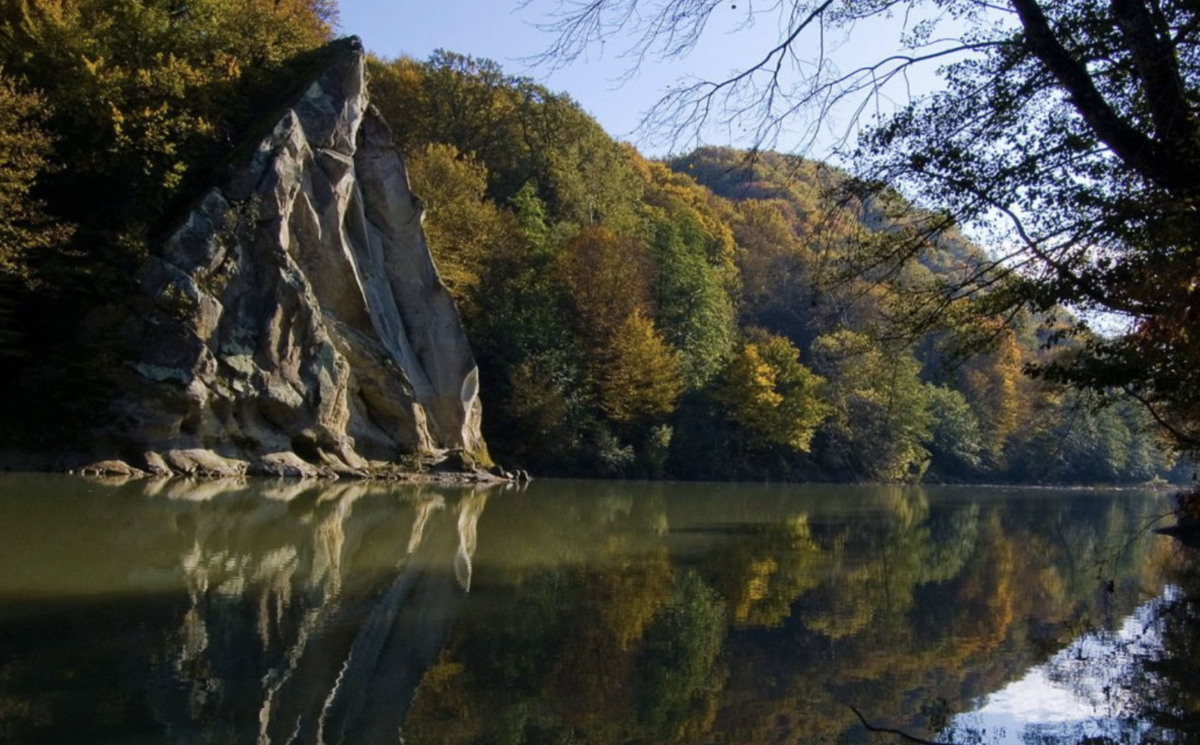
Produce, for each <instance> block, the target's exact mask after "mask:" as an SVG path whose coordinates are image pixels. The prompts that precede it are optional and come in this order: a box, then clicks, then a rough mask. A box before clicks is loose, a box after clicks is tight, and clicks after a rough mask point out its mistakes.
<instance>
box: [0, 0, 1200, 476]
mask: <svg viewBox="0 0 1200 745" xmlns="http://www.w3.org/2000/svg"><path fill="white" fill-rule="evenodd" d="M334 18H335V8H334V7H333V6H332V4H330V3H327V2H325V0H282V1H276V0H272V1H271V2H267V0H253V1H252V2H228V1H226V0H202V1H200V2H188V3H186V4H185V3H180V2H176V1H175V0H147V1H146V2H141V3H122V2H112V1H110V0H57V1H56V2H38V3H31V2H23V1H20V0H3V2H0V99H2V101H0V103H2V104H3V105H0V118H3V126H2V127H0V137H2V138H3V143H0V145H2V147H0V202H2V204H0V207H2V209H0V373H3V376H4V379H5V380H10V381H14V382H15V384H10V385H8V386H6V388H5V390H4V391H3V393H2V394H0V413H2V415H3V418H4V421H6V422H13V423H16V425H17V426H10V427H6V431H5V433H4V437H6V438H9V439H10V440H11V441H12V442H21V443H24V444H29V443H33V442H43V443H47V442H49V443H61V442H65V441H66V438H69V437H70V436H71V435H72V434H74V433H78V432H86V429H87V422H88V421H92V420H96V419H102V418H103V417H104V416H105V410H104V401H105V400H106V381H107V377H108V376H107V372H106V371H107V370H109V369H111V368H112V367H114V366H119V365H121V364H122V358H123V355H124V354H125V350H122V349H121V348H119V347H116V346H114V345H113V344H112V343H111V342H110V341H109V340H110V339H112V338H114V337H113V335H112V334H110V333H108V330H109V329H111V328H113V327H114V326H116V325H119V324H120V323H121V319H122V316H123V314H128V313H131V312H134V311H133V309H132V308H130V307H129V305H128V303H126V302H125V298H126V297H127V296H128V295H129V294H130V293H131V288H132V287H133V286H134V282H135V277H136V273H137V269H138V266H139V264H140V263H141V261H142V260H144V258H145V257H146V256H147V255H149V254H151V253H152V252H153V251H154V250H155V245H156V240H157V239H158V238H160V237H161V235H162V233H163V231H165V230H167V229H169V228H170V227H171V226H172V224H173V221H177V220H178V219H179V215H180V214H181V211H182V209H183V207H184V206H186V205H187V204H188V202H189V201H190V200H192V199H194V198H195V197H196V196H197V194H198V193H199V192H200V190H202V189H203V188H204V187H205V186H206V185H208V184H210V183H212V182H213V181H214V180H216V179H219V178H220V177H221V174H222V172H223V171H222V169H223V167H224V164H226V163H229V162H231V161H232V160H233V159H236V158H237V157H239V154H241V155H242V156H243V157H244V147H243V146H242V145H241V143H243V142H245V141H247V138H248V137H250V136H251V135H253V134H254V133H255V132H256V128H257V127H259V126H261V125H260V122H261V120H262V119H263V117H264V116H266V115H267V114H269V113H270V112H271V111H272V110H273V109H274V108H275V107H276V106H278V102H279V101H282V100H286V99H285V98H284V96H285V95H286V94H287V93H288V92H290V91H292V90H293V89H294V87H295V84H296V81H297V80H302V79H304V78H303V76H304V73H305V71H311V69H313V67H314V66H316V65H319V64H320V62H321V59H322V51H321V50H322V48H323V46H324V45H325V44H326V43H327V42H328V41H329V39H330V37H331V33H332V31H331V29H332V24H333V21H334ZM370 76H371V80H370V92H371V100H372V102H373V104H374V105H375V106H377V107H378V108H379V109H380V111H381V112H382V113H383V115H384V116H385V118H386V119H387V120H388V122H390V124H391V126H392V128H393V137H394V140H395V143H396V145H397V146H398V147H399V148H400V149H401V150H402V152H403V153H404V155H405V157H406V159H407V163H408V167H409V171H410V174H409V175H410V179H411V181H412V185H413V189H414V191H415V192H416V193H417V194H418V195H420V197H421V199H422V201H423V203H424V205H425V208H426V210H427V217H426V222H425V229H426V233H427V235H428V238H429V243H430V247H431V250H432V251H433V253H434V255H435V258H436V260H437V263H438V266H439V270H440V273H441V276H442V279H443V281H444V282H445V284H446V286H447V287H448V288H449V290H450V292H451V293H452V294H453V296H454V298H455V300H456V302H457V304H458V307H459V311H460V313H461V314H462V316H463V321H464V323H465V325H466V329H467V332H468V336H469V338H470V340H471V343H472V347H473V349H474V351H475V354H476V357H477V360H478V363H479V368H480V372H481V378H482V381H481V385H482V391H483V397H484V405H485V417H484V427H485V435H486V438H487V440H488V443H489V446H490V449H491V451H492V455H493V456H494V457H495V458H496V459H497V461H499V462H500V463H501V464H504V465H506V466H508V467H513V468H523V469H527V470H529V471H531V472H533V473H536V474H544V475H574V476H599V477H646V478H678V479H709V480H726V479H753V480H823V481H891V482H894V481H917V480H922V479H924V480H937V481H1003V482H1037V483H1041V482H1070V483H1101V482H1103V483H1131V482H1145V481H1150V480H1155V479H1172V480H1182V479H1186V478H1187V477H1189V476H1190V474H1191V471H1192V467H1191V466H1190V465H1189V463H1188V462H1187V461H1186V460H1181V459H1179V458H1177V457H1176V455H1175V454H1173V453H1172V452H1171V451H1170V450H1169V448H1168V447H1167V446H1166V445H1165V444H1163V442H1162V441H1161V440H1160V439H1159V438H1158V435H1157V434H1156V432H1155V429H1154V427H1153V421H1152V419H1151V418H1150V416H1149V415H1148V414H1147V413H1146V411H1145V410H1144V409H1143V408H1142V407H1140V406H1139V405H1137V404H1135V403H1134V402H1132V401H1130V400H1127V399H1123V398H1121V397H1119V396H1116V395H1115V394H1114V395H1104V394H1103V392H1101V393H1096V392H1094V391H1092V392H1086V393H1085V392H1081V391H1080V390H1078V389H1074V388H1070V387H1064V386H1062V385H1057V384H1055V383H1053V382H1052V381H1050V380H1046V379H1044V378H1043V379H1039V378H1035V377H1030V376H1028V375H1027V374H1026V371H1027V369H1029V368H1030V366H1031V365H1039V364H1045V363H1047V362H1051V361H1053V358H1054V356H1055V355H1070V354H1071V353H1072V345H1073V344H1077V343H1078V336H1072V337H1067V336H1066V335H1064V334H1062V333H1060V332H1061V330H1062V329H1064V328H1066V327H1069V326H1071V325H1072V324H1074V323H1075V322H1076V319H1074V318H1073V317H1072V316H1071V314H1070V312H1069V309H1058V310H1056V311H1050V312H1043V313H1038V314H1031V313H1027V312H1019V313H1012V312H1004V313H1001V312H997V311H995V310H993V304H992V303H989V298H988V295H987V293H980V294H977V295H975V296H972V297H970V298H966V297H964V298H961V299H959V300H956V301H955V302H954V303H953V304H952V305H951V306H949V307H945V308H941V309H940V312H939V313H937V314H936V316H929V315H928V314H926V313H923V312H921V311H922V310H923V304H925V303H928V302H930V298H931V297H935V296H936V295H935V294H931V293H930V291H929V288H931V287H937V286H939V285H943V284H946V283H952V282H956V281H960V279H961V278H962V277H964V276H970V275H971V274H972V273H973V272H974V271H975V270H976V267H977V266H978V265H979V264H980V263H982V262H984V261H985V260H986V258H987V253H986V247H982V248H980V247H975V246H973V245H971V244H970V243H969V242H968V241H967V240H965V239H964V238H962V237H961V236H959V235H957V234H956V233H954V232H953V231H950V232H948V233H946V232H943V233H942V234H941V236H940V237H939V238H938V240H937V242H936V244H935V245H933V246H931V247H929V248H928V249H927V250H925V251H923V252H922V253H921V254H920V257H919V259H916V260H912V261H908V262H904V263H903V264H900V265H899V266H896V265H892V264H880V265H879V266H878V267H876V268H874V269H873V268H872V267H865V268H864V267H862V266H861V265H859V264H857V263H856V262H854V261H852V258H853V257H854V256H857V255H859V254H860V253H861V252H860V251H859V249H861V248H863V247H864V246H867V247H870V246H876V245H877V246H878V247H880V248H881V250H884V251H886V250H887V245H888V244H889V242H890V241H894V240H895V238H896V236H901V235H904V234H905V232H906V231H907V230H909V228H910V227H911V226H912V225H914V224H918V223H920V222H921V221H922V219H923V218H924V217H926V216H924V215H922V214H921V213H919V212H918V211H917V210H916V209H915V208H912V207H910V206H908V204H907V202H905V201H904V199H903V198H902V197H901V196H900V195H899V194H897V193H895V192H890V191H889V192H883V193H880V194H874V195H872V196H871V197H869V198H861V199H853V198H846V197H844V196H840V195H842V194H844V192H843V190H840V189H839V188H838V186H839V185H840V184H842V183H844V182H846V180H847V179H848V178H849V177H848V175H847V174H845V173H843V172H841V171H839V170H837V169H834V168H831V167H828V166H825V165H822V164H820V163H815V162H811V161H807V160H803V159H800V158H797V157H793V156H787V155H781V154H778V153H773V152H758V153H747V152H740V151H736V150H731V149H724V148H702V149H700V150H697V151H695V152H692V153H690V154H688V155H685V156H681V157H677V158H672V159H668V160H654V159H648V158H645V157H643V156H642V155H640V154H639V153H638V152H637V151H636V150H635V149H634V148H633V147H631V146H630V145H627V144H624V143H620V142H617V141H615V140H613V139H612V138H611V137H610V136H609V135H608V134H606V133H605V132H604V131H603V130H602V129H601V127H600V126H599V125H598V124H597V123H596V122H595V121H594V120H593V119H592V118H591V117H589V116H588V115H587V113H586V112H584V111H583V110H582V109H581V108H580V107H579V106H578V105H577V104H576V103H574V102H573V101H572V100H571V99H570V98H569V96H567V95H564V94H559V93H554V92H551V91H549V90H547V89H545V88H544V87H542V86H540V85H538V84H536V83H535V82H533V81H532V80H529V79H525V78H520V77H514V76H511V75H509V74H506V73H505V72H504V71H503V70H502V69H501V68H500V67H499V66H498V65H496V64H495V63H493V62H490V61H487V60H480V59H475V58H472V57H470V56H464V55H461V54H456V53H453V52H438V53H436V54H434V55H433V56H432V57H430V58H429V59H428V60H424V61H418V60H413V59H408V58H401V59H397V60H385V59H376V58H373V59H372V60H371V64H370ZM994 305H995V307H1001V306H1002V305H1003V304H1002V303H996V304H994ZM929 317H933V318H936V323H913V322H911V321H912V319H915V318H920V319H924V318H929ZM1063 339H1065V340H1066V343H1057V344H1056V343H1055V342H1056V341H1060V340H1063ZM64 422H70V423H71V431H69V432H68V431H64V426H63V423H64ZM10 444H11V442H10Z"/></svg>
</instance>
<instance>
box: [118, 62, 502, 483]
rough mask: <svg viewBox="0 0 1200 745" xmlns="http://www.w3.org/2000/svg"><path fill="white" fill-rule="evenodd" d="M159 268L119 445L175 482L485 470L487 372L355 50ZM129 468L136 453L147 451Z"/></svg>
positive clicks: (204, 208)
mask: <svg viewBox="0 0 1200 745" xmlns="http://www.w3.org/2000/svg"><path fill="white" fill-rule="evenodd" d="M345 46H346V53H345V54H342V55H340V56H339V58H338V59H336V60H335V61H334V62H333V63H331V64H330V65H328V66H327V67H326V69H325V70H324V71H323V72H322V73H321V74H320V76H319V77H317V79H315V80H313V81H312V82H311V84H310V85H309V86H308V87H307V88H306V89H305V90H304V92H303V94H302V95H301V96H300V97H299V99H298V100H296V101H295V102H294V104H293V105H292V106H291V107H290V108H289V109H288V110H287V111H286V112H285V113H284V114H283V115H282V116H281V117H280V118H279V119H278V121H277V123H276V124H275V126H274V128H273V129H272V131H271V133H270V134H269V135H267V136H266V137H265V138H264V139H263V140H262V141H261V143H259V145H258V147H257V150H256V151H255V152H254V155H253V156H252V157H251V158H250V159H249V162H248V163H245V164H244V165H243V166H241V167H240V168H239V169H238V170H236V172H234V173H233V174H232V176H231V177H230V178H229V179H228V181H227V182H226V183H225V184H224V185H222V186H221V187H219V188H214V189H212V190H211V191H209V192H208V193H207V194H205V195H204V197H203V198H202V199H201V200H200V202H199V204H198V205H197V206H196V207H195V208H194V209H193V211H192V212H191V213H190V214H189V215H188V216H187V217H186V219H185V220H184V221H183V222H182V224H181V225H180V227H179V228H178V229H177V230H176V231H175V232H174V234H173V235H171V236H170V238H169V240H168V241H167V243H166V245H165V247H164V248H163V250H162V251H161V252H160V253H159V254H158V255H156V256H154V257H152V258H151V259H149V260H148V262H147V263H146V265H145V266H144V268H143V271H142V275H141V278H140V279H141V288H142V290H143V292H144V293H145V298H143V299H142V300H141V301H140V304H141V307H140V308H139V311H138V313H137V314H136V315H137V318H136V319H135V321H133V322H132V323H131V325H130V327H129V328H128V329H127V333H128V338H129V340H130V341H131V342H132V343H134V344H135V345H136V348H137V354H136V360H135V363H134V364H133V365H132V369H131V372H130V373H129V381H128V384H127V385H126V386H125V387H126V390H127V391H128V395H126V396H125V397H124V398H123V399H122V400H120V401H118V402H117V404H116V406H115V411H116V412H117V415H116V418H115V421H114V422H113V428H112V429H113V432H114V435H113V439H114V442H115V444H116V445H117V446H118V447H119V449H120V452H121V453H122V454H124V455H126V457H127V458H128V457H130V455H129V454H130V453H139V452H140V453H144V455H143V456H142V460H144V463H142V464H141V465H143V466H144V467H149V468H150V469H151V470H163V471H165V470H170V471H174V472H195V471H201V472H209V473H221V472H227V471H230V472H238V471H243V470H248V471H250V472H261V473H277V474H284V475H313V474H316V473H349V472H358V473H363V472H366V471H369V470H370V469H371V468H372V466H373V465H374V466H379V465H380V464H381V463H394V462H396V461H398V460H401V459H404V458H406V457H407V456H410V455H413V454H434V455H436V454H438V453H442V452H445V451H449V450H463V451H466V452H467V453H469V454H471V455H474V456H476V457H480V456H482V457H484V458H485V459H486V455H485V453H486V449H485V445H484V442H483V439H482V436H481V434H480V403H479V395H478V371H477V369H476V367H475V362H474V360H473V358H472V355H471V351H470V348H469V346H468V344H467V339H466V336H465V334H464V333H463V328H462V323H461V321H460V319H459V316H458V313H457V311H456V309H455V307H454V304H453V302H452V300H451V298H450V295H449V294H448V293H447V291H446V289H445V287H444V286H443V285H442V283H441V281H440V280H439V278H438V274H437V270H436V269H435V267H434V264H433V261H432V259H431V257H430V253H429V250H428V248H427V246H426V244H425V237H424V234H423V232H422V230H421V221H422V217H423V214H422V209H421V206H420V203H419V201H418V200H417V199H416V198H415V197H414V196H413V194H412V192H411V191H410V189H409V185H408V177H407V174H406V171H405V167H404V163H403V161H402V159H401V157H400V154H399V153H398V152H397V151H396V149H395V148H394V147H393V146H392V144H391V136H390V130H389V129H388V126H387V124H386V123H385V122H384V121H383V120H382V119H381V118H380V116H379V114H378V112H376V111H375V110H374V109H373V108H372V107H371V106H370V103H369V99H368V95H367V88H366V82H365V78H364V55H363V52H362V50H361V47H360V46H359V45H358V44H356V43H350V44H346V45H345ZM134 460H137V458H136V457H135V458H134Z"/></svg>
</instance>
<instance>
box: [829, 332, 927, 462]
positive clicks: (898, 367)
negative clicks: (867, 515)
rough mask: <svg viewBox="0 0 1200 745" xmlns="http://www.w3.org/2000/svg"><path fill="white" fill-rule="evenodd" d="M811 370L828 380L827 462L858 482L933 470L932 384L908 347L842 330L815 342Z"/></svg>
mask: <svg viewBox="0 0 1200 745" xmlns="http://www.w3.org/2000/svg"><path fill="white" fill-rule="evenodd" d="M812 358H813V367H814V369H815V370H816V371H817V372H818V373H820V374H821V375H823V376H824V377H825V379H826V380H828V381H829V384H828V386H827V389H826V390H827V396H828V398H829V400H830V402H831V404H832V407H833V414H832V416H831V417H830V421H829V424H828V425H827V426H826V427H824V428H823V430H822V431H823V434H824V435H825V438H826V439H825V441H824V443H823V447H822V448H821V450H822V451H823V455H824V458H825V460H826V462H827V463H829V465H830V466H831V467H833V468H835V469H841V470H844V471H845V470H848V471H849V473H850V474H851V475H852V476H854V477H856V478H860V479H866V480H877V481H889V482H896V481H909V480H915V479H919V478H920V477H921V475H922V474H923V473H924V472H925V469H926V468H927V467H928V465H929V457H930V456H929V451H927V450H926V449H925V444H926V443H927V442H929V440H930V439H931V436H932V430H931V427H932V425H933V417H932V413H931V411H930V401H929V388H930V387H931V386H929V384H927V383H922V382H921V380H920V378H919V377H918V375H917V373H918V369H919V366H918V365H917V361H916V360H915V359H914V358H913V356H912V354H911V353H910V352H908V351H907V350H890V351H888V352H886V353H885V350H884V349H883V348H881V347H880V346H878V345H877V344H876V343H875V342H874V341H872V340H871V338H870V337H868V336H867V335H866V334H863V333H860V332H857V331H849V330H845V329H843V330H840V331H836V332H834V333H831V334H825V335H824V336H821V337H820V338H818V339H817V340H816V342H814V343H813V349H812Z"/></svg>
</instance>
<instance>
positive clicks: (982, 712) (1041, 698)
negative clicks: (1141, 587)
mask: <svg viewBox="0 0 1200 745" xmlns="http://www.w3.org/2000/svg"><path fill="white" fill-rule="evenodd" d="M1177 593H1178V591H1177V590H1175V589H1174V588H1170V587H1168V588H1167V589H1166V590H1165V591H1164V593H1163V595H1162V596H1161V597H1159V598H1156V599H1154V600H1151V601H1150V602H1148V603H1145V604H1144V605H1142V606H1141V607H1139V608H1138V609H1137V610H1136V611H1134V613H1133V614H1132V615H1130V616H1129V617H1128V618H1126V619H1125V620H1124V621H1123V622H1122V623H1121V626H1120V628H1119V629H1118V630H1117V631H1116V632H1107V631H1102V632H1093V633H1089V634H1087V635H1085V636H1083V637H1081V638H1079V639H1076V640H1075V641H1073V642H1072V643H1071V644H1070V645H1069V646H1067V647H1066V648H1065V649H1063V650H1062V651H1060V652H1058V654H1056V655H1054V657H1052V658H1051V659H1050V661H1049V662H1047V663H1046V664H1044V665H1039V666H1037V667H1035V668H1033V669H1031V670H1030V671H1029V672H1028V673H1027V674H1026V675H1025V677H1023V678H1021V679H1020V680H1017V681H1015V682H1013V683H1010V684H1009V685H1007V686H1005V687H1004V688H1002V689H1001V690H999V691H997V692H996V693H993V694H991V695H989V696H987V698H986V699H984V701H983V704H982V706H980V707H979V708H977V709H975V710H974V711H972V712H969V713H966V714H960V715H958V716H956V717H954V719H953V720H952V721H951V723H950V727H949V729H947V731H946V732H943V733H942V738H941V739H943V740H948V741H952V742H982V743H996V744H997V745H999V744H1001V743H1016V744H1017V745H1021V744H1022V743H1026V742H1040V741H1043V738H1054V737H1056V736H1058V737H1064V738H1069V740H1070V741H1078V740H1079V739H1082V738H1086V737H1094V736H1100V735H1104V734H1109V735H1112V734H1114V733H1115V732H1116V731H1124V732H1126V733H1128V732H1129V729H1130V727H1131V726H1133V727H1135V728H1136V725H1132V723H1131V722H1130V721H1129V720H1128V719H1121V715H1122V712H1123V710H1124V709H1125V706H1124V701H1123V698H1122V694H1121V693H1120V691H1121V690H1122V689H1121V679H1122V678H1123V677H1125V676H1127V675H1128V673H1129V672H1130V666H1131V664H1132V660H1133V658H1134V657H1136V656H1142V655H1150V656H1153V655H1155V654H1157V652H1158V650H1159V649H1160V648H1161V643H1160V640H1159V637H1158V632H1157V630H1156V629H1155V626H1154V620H1155V617H1156V616H1157V614H1158V613H1159V611H1160V609H1161V607H1162V605H1163V603H1164V602H1167V601H1169V600H1172V599H1175V598H1176V596H1177Z"/></svg>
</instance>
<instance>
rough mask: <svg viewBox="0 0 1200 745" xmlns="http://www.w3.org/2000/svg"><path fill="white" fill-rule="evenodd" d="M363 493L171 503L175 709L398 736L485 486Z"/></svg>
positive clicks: (191, 714) (469, 546)
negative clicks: (180, 547)
mask: <svg viewBox="0 0 1200 745" xmlns="http://www.w3.org/2000/svg"><path fill="white" fill-rule="evenodd" d="M371 490H372V489H371V487H367V486H364V485H350V486H345V487H333V488H330V487H328V486H322V487H320V488H319V489H316V488H311V487H304V486H303V485H298V486H293V487H291V488H290V489H289V490H287V491H283V492H279V493H275V494H272V495H271V496H273V497H274V499H268V500H263V499H261V498H253V499H247V500H244V501H240V500H239V499H238V496H237V493H236V492H225V493H222V494H219V495H216V496H214V497H213V498H212V500H211V502H208V503H205V504H201V505H194V504H193V505H192V506H193V507H195V509H191V510H183V511H181V512H180V513H179V515H178V516H177V521H178V523H179V524H180V526H181V527H182V528H183V529H184V530H185V531H186V532H187V533H188V534H189V535H190V538H191V546H190V548H189V549H188V550H187V551H186V552H185V553H184V554H183V556H182V557H181V560H180V564H181V567H182V569H183V571H184V575H185V577H186V584H187V588H188V597H189V604H190V607H189V608H188V609H187V611H186V612H185V614H184V617H183V620H182V623H181V627H180V630H179V632H178V643H177V652H176V653H175V655H174V660H173V665H174V666H175V674H176V675H177V676H178V677H179V679H181V680H183V681H186V682H187V683H188V684H189V686H190V690H189V691H187V695H186V698H187V704H186V707H187V711H186V712H177V714H184V716H183V717H182V718H183V720H184V721H190V722H192V724H193V725H194V726H195V727H196V728H197V729H198V730H204V729H207V728H209V727H212V726H213V725H214V724H216V723H220V724H229V723H238V724H240V725H241V727H245V726H247V725H248V724H249V723H250V722H253V721H257V722H258V723H259V736H258V742H259V743H261V744H263V745H265V744H267V743H329V744H330V745H333V744H335V743H342V742H361V743H371V742H395V741H397V737H398V733H399V730H400V727H401V725H402V723H403V720H404V716H405V714H406V712H407V709H408V705H409V702H410V701H411V700H412V696H413V691H414V690H415V689H416V686H417V683H418V682H419V680H420V677H421V675H422V673H423V672H424V670H425V668H426V667H427V666H428V665H429V664H430V663H431V662H432V661H433V660H434V659H435V658H436V656H437V653H438V651H439V650H440V649H441V647H442V644H443V640H444V637H445V634H446V631H447V629H448V627H449V626H450V624H451V623H452V622H453V621H454V619H455V617H456V616H457V615H458V612H459V609H460V606H461V603H462V600H463V598H464V594H465V592H466V591H467V590H468V589H469V587H470V581H471V560H472V555H473V553H474V550H475V541H476V538H475V531H476V523H477V521H478V520H479V517H480V515H481V514H482V512H483V508H484V505H485V504H486V501H487V494H486V492H482V491H465V490H464V491H462V492H459V493H452V492H451V493H447V492H446V491H444V490H441V491H438V492H437V493H420V492H417V493H416V494H413V493H412V492H409V493H406V494H405V495H404V496H403V497H400V498H399V501H400V502H402V503H403V505H404V507H406V508H408V509H396V507H397V504H396V500H387V499H385V500H379V499H372V500H364V499H363V497H364V496H366V495H367V494H368V493H369V492H370V491H371ZM376 491H378V489H377V488H376ZM161 704H162V705H164V706H168V707H169V706H170V704H169V703H168V702H166V701H162V702H161ZM255 709H257V710H255ZM170 718H172V719H174V718H175V717H170Z"/></svg>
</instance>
